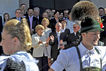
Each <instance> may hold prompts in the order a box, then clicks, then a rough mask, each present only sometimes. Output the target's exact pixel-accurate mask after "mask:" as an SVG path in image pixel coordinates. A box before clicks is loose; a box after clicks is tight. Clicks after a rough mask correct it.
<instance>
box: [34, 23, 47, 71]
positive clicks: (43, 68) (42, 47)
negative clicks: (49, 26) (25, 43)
mask: <svg viewBox="0 0 106 71" xmlns="http://www.w3.org/2000/svg"><path fill="white" fill-rule="evenodd" d="M35 30H36V32H37V33H36V34H33V35H32V47H33V48H34V49H33V54H32V55H33V57H35V58H36V59H37V60H39V63H38V67H39V69H40V71H48V55H49V54H48V53H49V50H48V47H47V46H48V40H47V38H46V34H45V33H44V27H43V26H42V25H37V26H36V28H35Z"/></svg>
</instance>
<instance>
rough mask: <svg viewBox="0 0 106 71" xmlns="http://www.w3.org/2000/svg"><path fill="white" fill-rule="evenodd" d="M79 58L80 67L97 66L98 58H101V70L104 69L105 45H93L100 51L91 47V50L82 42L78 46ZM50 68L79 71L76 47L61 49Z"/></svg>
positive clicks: (105, 58)
mask: <svg viewBox="0 0 106 71" xmlns="http://www.w3.org/2000/svg"><path fill="white" fill-rule="evenodd" d="M78 48H79V51H80V54H81V60H82V67H83V68H86V67H98V68H101V66H100V58H101V59H102V71H105V70H106V47H105V46H102V47H101V46H94V48H97V49H98V50H99V52H100V54H98V53H97V51H96V50H95V49H94V48H93V49H92V50H88V49H87V48H85V47H84V46H83V44H82V43H80V45H79V46H78ZM51 68H52V69H53V70H54V71H62V70H63V69H65V70H66V71H80V62H79V56H78V53H77V50H76V47H72V48H69V49H67V50H61V51H60V54H59V56H58V58H57V60H56V61H55V62H54V63H53V64H52V66H51Z"/></svg>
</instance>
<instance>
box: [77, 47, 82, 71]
mask: <svg viewBox="0 0 106 71" xmlns="http://www.w3.org/2000/svg"><path fill="white" fill-rule="evenodd" d="M76 50H77V53H78V57H79V61H80V71H82V69H83V68H82V60H81V54H80V51H79V48H78V46H76Z"/></svg>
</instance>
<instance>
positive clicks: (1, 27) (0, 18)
mask: <svg viewBox="0 0 106 71" xmlns="http://www.w3.org/2000/svg"><path fill="white" fill-rule="evenodd" d="M2 29H3V24H2V17H1V16H0V32H2Z"/></svg>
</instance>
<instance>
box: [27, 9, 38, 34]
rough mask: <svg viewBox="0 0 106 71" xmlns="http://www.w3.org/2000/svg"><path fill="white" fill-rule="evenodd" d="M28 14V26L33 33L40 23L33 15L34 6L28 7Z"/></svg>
mask: <svg viewBox="0 0 106 71" xmlns="http://www.w3.org/2000/svg"><path fill="white" fill-rule="evenodd" d="M27 13H28V16H26V19H27V22H28V26H29V28H30V31H31V34H33V33H35V30H34V29H35V27H36V25H38V20H37V18H35V17H34V16H33V14H34V11H33V9H32V8H28V10H27Z"/></svg>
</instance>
